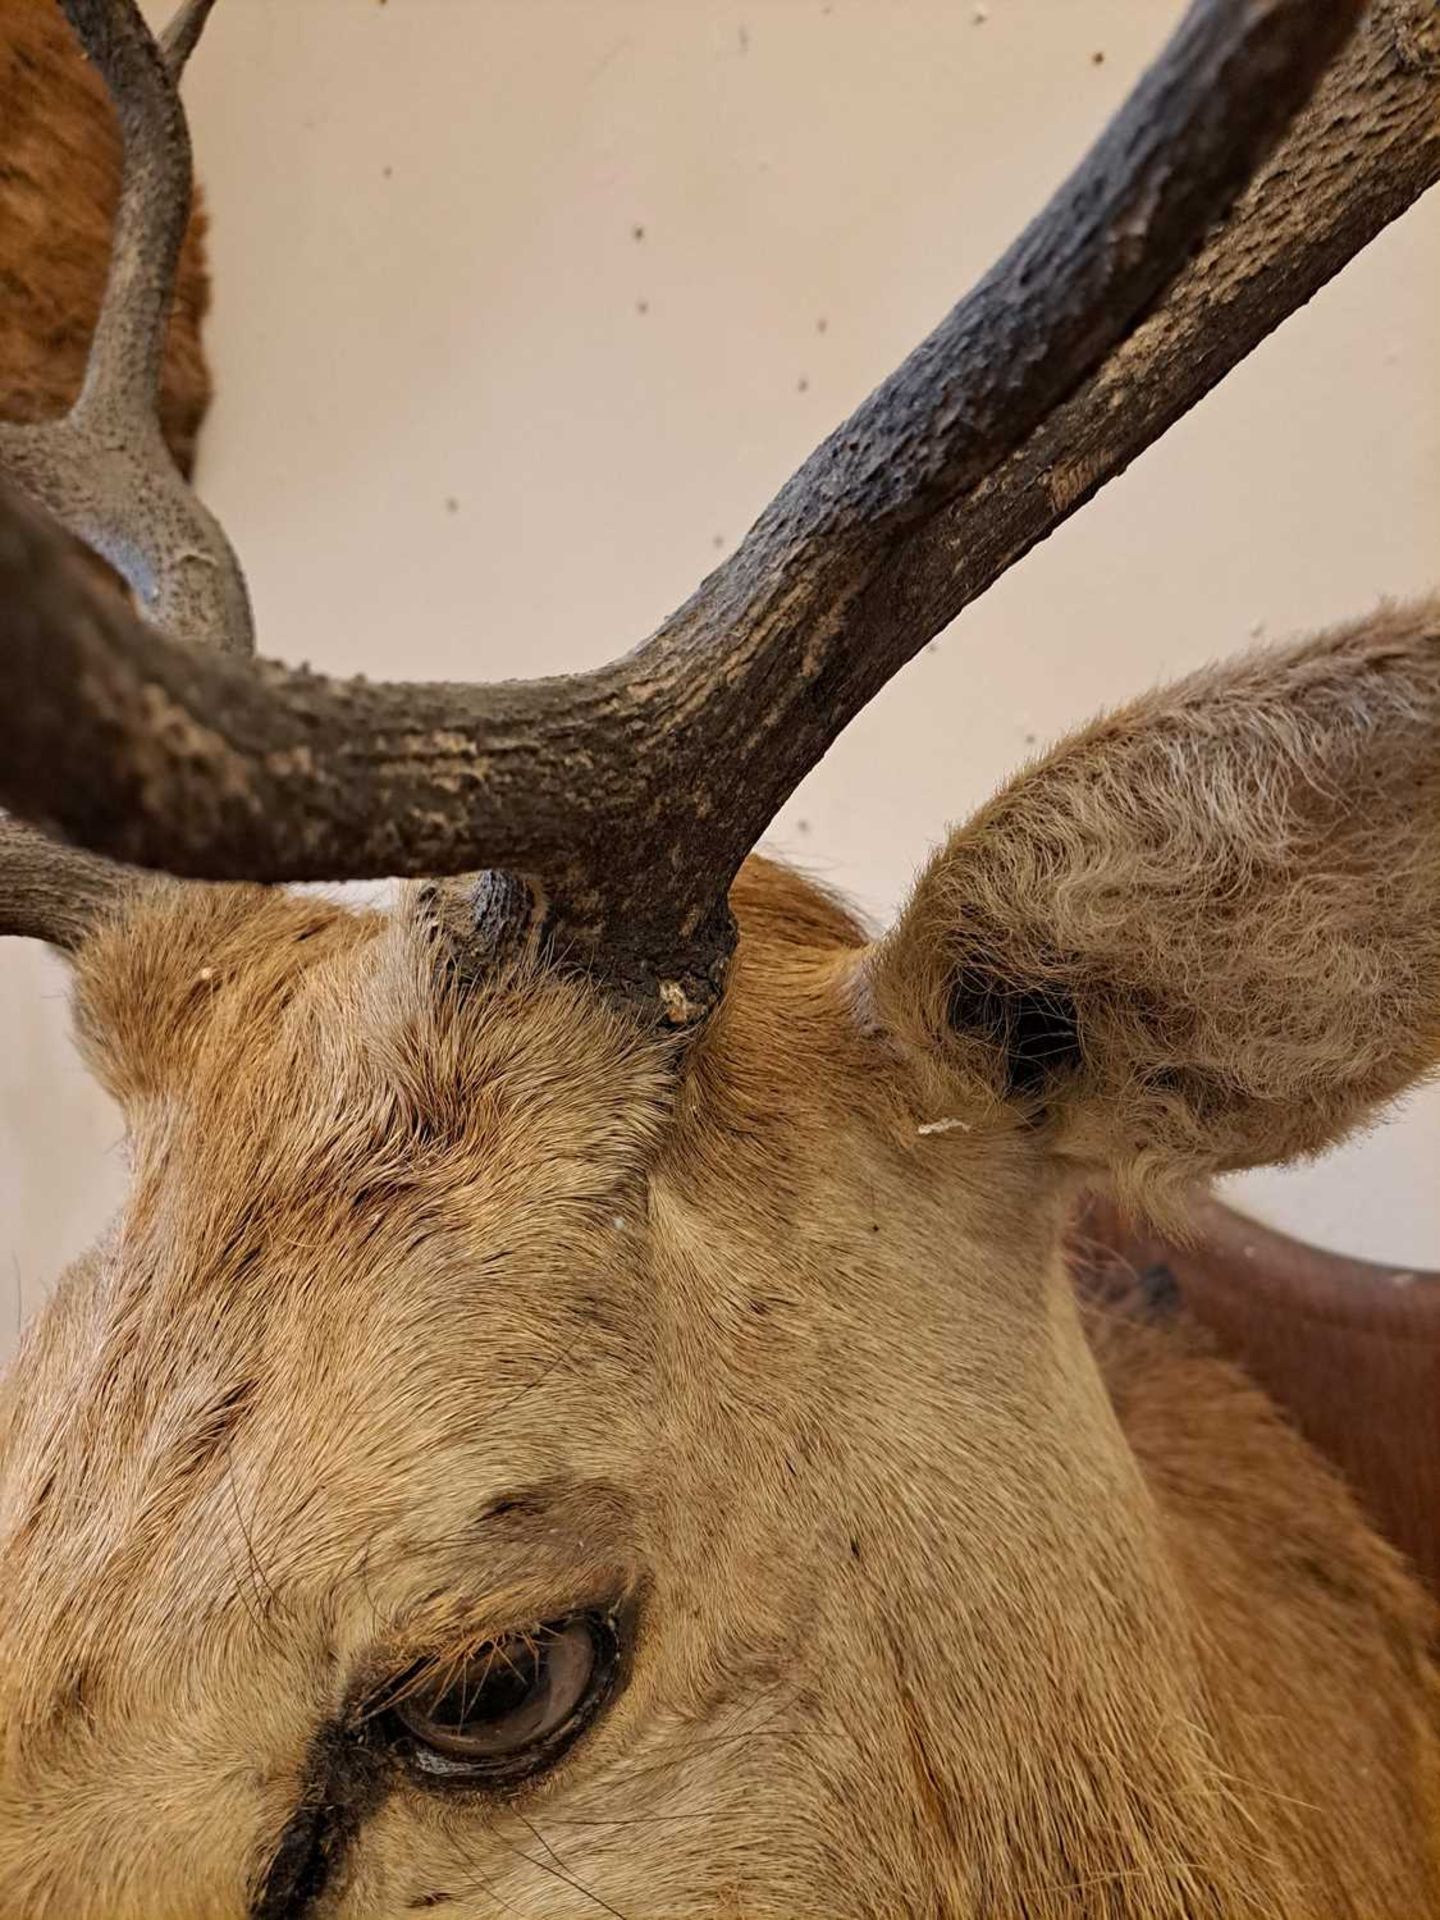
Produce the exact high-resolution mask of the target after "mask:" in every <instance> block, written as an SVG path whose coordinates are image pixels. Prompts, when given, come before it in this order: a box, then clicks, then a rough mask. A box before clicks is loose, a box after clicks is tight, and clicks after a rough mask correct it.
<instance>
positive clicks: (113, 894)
mask: <svg viewBox="0 0 1440 1920" xmlns="http://www.w3.org/2000/svg"><path fill="white" fill-rule="evenodd" d="M0 874H3V875H4V885H3V887H0V934H11V935H14V936H17V937H18V938H20V939H27V940H44V941H45V942H47V944H48V945H50V946H52V947H58V948H59V949H60V950H61V952H62V953H73V952H74V951H75V950H76V948H78V947H80V946H81V945H82V944H83V943H84V941H85V940H86V938H87V937H88V936H89V935H90V934H91V933H92V932H93V931H94V929H95V927H96V925H97V923H98V922H99V921H101V920H102V919H103V918H104V917H105V915H106V914H107V913H108V912H110V911H111V910H112V909H113V908H115V907H116V906H117V904H118V903H119V902H120V901H122V900H125V899H128V898H129V897H130V896H131V894H132V892H133V891H134V889H135V888H137V887H144V886H145V885H147V884H150V883H153V875H150V874H137V873H132V872H131V871H130V870H129V869H128V868H125V867H117V866H116V865H115V863H114V862H113V861H112V860H102V859H101V858H100V857H99V856H98V855H97V854H93V853H83V852H81V850H80V849H79V848H78V847H63V846H59V845H57V844H56V842H55V841H53V840H52V839H50V838H49V836H48V835H46V834H43V833H37V832H36V831H35V829H34V828H33V827H27V826H25V825H24V824H23V823H22V822H21V821H19V820H7V819H6V817H5V815H4V814H3V813H0Z"/></svg>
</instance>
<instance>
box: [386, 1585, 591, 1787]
mask: <svg viewBox="0 0 1440 1920" xmlns="http://www.w3.org/2000/svg"><path fill="white" fill-rule="evenodd" d="M618 1666H619V1659H618V1638H617V1634H616V1630H615V1625H614V1622H613V1621H612V1620H611V1619H610V1618H608V1617H607V1616H605V1615H601V1614H589V1613H587V1614H576V1615H573V1616H572V1617H571V1618H569V1619H566V1620H559V1621H551V1622H548V1623H546V1624H544V1625H541V1626H535V1627H529V1628H526V1629H524V1630H523V1631H517V1632H515V1633H507V1634H502V1635H501V1636H500V1637H499V1638H498V1639H495V1640H488V1641H486V1642H485V1644H484V1645H483V1646H481V1647H478V1648H476V1649H475V1650H474V1651H473V1652H471V1653H469V1654H467V1655H466V1657H465V1658H464V1659H463V1660H461V1661H460V1662H458V1663H455V1662H451V1663H449V1664H448V1665H446V1666H444V1667H443V1668H421V1669H418V1670H414V1671H412V1674H411V1675H410V1676H408V1677H407V1678H406V1679H405V1680H403V1681H402V1682H401V1683H400V1685H399V1686H398V1687H397V1689H396V1691H395V1693H394V1695H392V1704H391V1705H390V1708H389V1711H388V1715H387V1718H388V1720H389V1722H390V1728H389V1731H390V1735H391V1739H392V1741H393V1743H394V1745H395V1746H396V1747H397V1748H398V1750H399V1751H400V1753H401V1754H402V1757H403V1758H404V1759H405V1760H406V1762H407V1763H408V1765H409V1766H410V1768H411V1769H412V1771H414V1772H415V1773H417V1774H420V1775H422V1776H424V1777H425V1778H427V1779H430V1780H434V1781H441V1780H449V1781H454V1782H457V1783H467V1782H468V1783H470V1784H472V1785H476V1786H486V1785H504V1784H512V1783H514V1782H515V1781H518V1780H521V1779H525V1778H527V1777H528V1776H529V1775H531V1774H533V1773H538V1772H540V1771H541V1769H542V1768H545V1767H548V1766H552V1765H553V1764H554V1763H555V1761H556V1760H558V1759H559V1757H560V1755H561V1754H562V1753H563V1752H564V1751H565V1749H566V1748H567V1747H568V1746H569V1745H570V1744H571V1742H572V1741H574V1740H575V1739H576V1738H577V1737H578V1735H579V1734H581V1733H582V1732H583V1731H584V1729H585V1728H586V1727H587V1726H588V1725H589V1724H590V1722H591V1721H592V1720H593V1719H594V1717H595V1715H596V1714H597V1713H598V1712H599V1710H600V1708H601V1707H602V1706H603V1705H604V1704H605V1702H606V1700H607V1699H608V1698H609V1696H610V1694H611V1692H612V1691H613V1689H614V1684H615V1677H616V1673H617V1670H618Z"/></svg>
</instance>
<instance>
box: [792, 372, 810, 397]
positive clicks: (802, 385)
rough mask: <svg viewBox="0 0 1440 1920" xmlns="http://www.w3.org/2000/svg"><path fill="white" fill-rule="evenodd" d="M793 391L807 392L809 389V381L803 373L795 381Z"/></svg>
mask: <svg viewBox="0 0 1440 1920" xmlns="http://www.w3.org/2000/svg"><path fill="white" fill-rule="evenodd" d="M795 391H796V392H797V393H808V392H809V391H810V382H809V381H808V380H807V379H806V378H805V375H804V374H803V373H802V374H801V376H800V378H799V379H798V380H797V381H796V382H795Z"/></svg>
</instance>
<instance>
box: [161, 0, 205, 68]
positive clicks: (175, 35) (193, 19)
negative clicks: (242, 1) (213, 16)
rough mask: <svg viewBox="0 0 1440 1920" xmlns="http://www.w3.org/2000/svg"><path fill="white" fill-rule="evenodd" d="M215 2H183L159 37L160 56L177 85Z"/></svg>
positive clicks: (203, 0) (196, 0) (193, 0)
mask: <svg viewBox="0 0 1440 1920" xmlns="http://www.w3.org/2000/svg"><path fill="white" fill-rule="evenodd" d="M214 5H215V0H184V4H183V5H182V6H181V7H179V8H178V9H177V10H176V13H175V17H174V19H173V20H172V21H171V22H170V24H169V26H168V27H166V29H165V31H164V32H163V33H162V34H161V36H160V54H161V58H162V59H163V60H164V62H165V65H166V66H167V67H168V68H169V70H170V78H171V79H172V80H173V81H175V82H176V84H177V85H178V84H179V80H180V76H181V74H182V73H183V72H184V71H185V63H186V61H187V60H188V59H189V58H190V56H191V54H192V53H193V52H194V51H195V48H196V46H197V45H198V43H199V40H200V36H201V34H202V33H203V32H204V31H205V22H206V21H207V20H208V19H209V18H210V11H211V9H212V8H213V6H214Z"/></svg>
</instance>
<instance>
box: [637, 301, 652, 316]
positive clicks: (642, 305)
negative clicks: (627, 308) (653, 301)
mask: <svg viewBox="0 0 1440 1920" xmlns="http://www.w3.org/2000/svg"><path fill="white" fill-rule="evenodd" d="M635 311H636V313H649V311H650V302H649V301H648V300H637V301H636V302H635Z"/></svg>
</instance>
